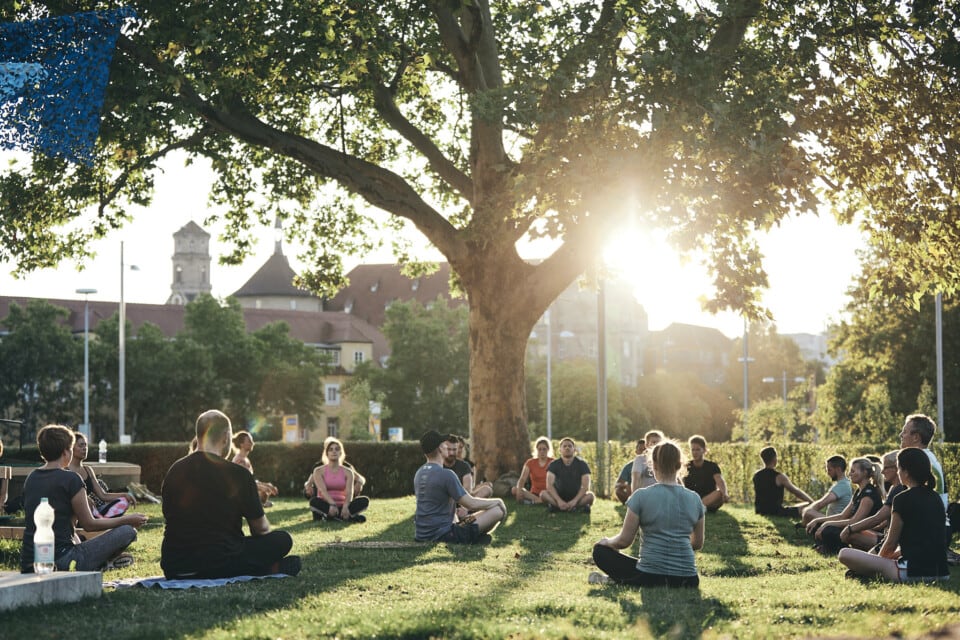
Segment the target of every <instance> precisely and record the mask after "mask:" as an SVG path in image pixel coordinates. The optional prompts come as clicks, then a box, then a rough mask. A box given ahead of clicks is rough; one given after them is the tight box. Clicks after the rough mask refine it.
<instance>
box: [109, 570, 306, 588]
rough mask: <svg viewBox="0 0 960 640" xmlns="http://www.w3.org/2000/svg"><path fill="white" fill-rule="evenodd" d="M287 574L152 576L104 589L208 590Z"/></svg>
mask: <svg viewBox="0 0 960 640" xmlns="http://www.w3.org/2000/svg"><path fill="white" fill-rule="evenodd" d="M289 577H290V576H288V575H287V574H285V573H272V574H270V575H268V576H233V577H231V578H195V579H192V580H167V579H166V578H164V577H163V576H152V577H150V578H124V579H123V580H104V582H103V586H104V587H113V588H114V589H126V588H129V587H146V588H150V587H159V588H161V589H208V588H210V587H222V586H223V585H225V584H232V583H234V582H250V581H251V580H263V579H265V578H289Z"/></svg>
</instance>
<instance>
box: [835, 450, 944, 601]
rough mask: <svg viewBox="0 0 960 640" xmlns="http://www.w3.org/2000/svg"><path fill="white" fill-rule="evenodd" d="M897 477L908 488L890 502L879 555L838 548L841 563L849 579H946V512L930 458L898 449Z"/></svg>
mask: <svg viewBox="0 0 960 640" xmlns="http://www.w3.org/2000/svg"><path fill="white" fill-rule="evenodd" d="M897 474H898V475H899V477H900V482H901V483H903V485H904V486H906V487H907V489H906V490H905V491H903V492H901V493H900V494H899V495H898V496H897V497H896V498H894V500H893V514H892V515H891V516H890V526H889V527H888V529H887V537H886V538H885V539H884V541H883V546H881V547H880V552H879V555H873V554H871V553H867V552H866V551H861V550H860V549H842V550H841V551H840V562H842V563H843V564H844V565H846V566H847V567H849V569H850V573H852V574H854V575H861V576H866V577H873V576H882V577H884V578H886V579H887V580H889V581H891V582H916V581H923V582H932V581H935V580H948V579H949V578H950V570H949V568H948V567H947V544H946V540H945V539H944V536H943V524H942V523H943V520H944V517H945V513H944V509H943V501H942V500H941V499H940V496H939V494H937V493H936V492H935V491H934V488H935V486H936V481H935V480H934V478H933V473H932V472H931V468H930V459H929V458H928V457H927V455H926V453H924V452H923V450H922V449H917V448H915V447H910V448H908V449H902V450H901V451H900V453H899V454H898V455H897Z"/></svg>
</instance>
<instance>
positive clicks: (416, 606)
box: [0, 497, 960, 640]
mask: <svg viewBox="0 0 960 640" xmlns="http://www.w3.org/2000/svg"><path fill="white" fill-rule="evenodd" d="M508 506H509V507H510V509H511V513H510V516H509V518H508V520H507V522H506V523H505V525H504V526H502V527H501V528H500V529H499V530H498V531H497V532H496V533H495V535H494V543H493V544H492V545H490V546H488V547H452V546H447V545H435V546H434V545H417V544H413V543H412V540H413V518H412V514H413V508H414V500H413V498H410V497H408V498H396V499H389V500H377V501H374V502H373V504H372V506H371V508H370V511H369V512H368V516H369V519H368V521H367V522H366V523H365V524H361V525H343V524H339V523H314V522H313V521H312V520H311V518H310V515H309V513H308V512H307V511H306V509H305V503H304V502H303V501H302V500H292V499H290V500H279V501H277V506H275V507H274V508H273V509H271V510H270V513H269V517H270V520H271V522H273V523H274V525H275V526H279V527H282V528H285V529H287V530H288V531H290V532H291V533H292V534H293V536H294V540H295V546H294V552H295V553H299V554H300V555H302V556H303V558H304V569H303V572H302V573H301V574H300V576H299V577H297V578H287V579H282V580H267V581H257V582H254V583H249V584H237V585H229V586H226V587H221V588H217V589H204V590H196V589H194V590H189V591H161V590H159V589H153V590H144V589H139V588H138V589H120V590H107V591H106V592H105V593H104V594H103V596H102V597H101V598H99V599H96V600H88V601H85V602H82V603H77V604H69V605H62V606H60V607H58V610H57V611H56V614H52V612H51V611H49V608H48V609H47V610H43V611H41V610H39V609H24V610H19V611H15V612H7V613H4V614H3V621H2V626H0V635H2V636H3V637H5V638H8V637H9V638H22V639H30V640H40V639H43V638H62V637H65V636H68V635H69V636H70V637H73V638H104V637H107V638H110V639H111V640H113V639H116V640H120V639H123V638H137V639H147V638H322V637H340V638H372V637H380V638H427V637H449V638H503V637H511V638H541V637H546V638H625V637H630V638H634V637H641V638H643V637H676V638H700V637H703V638H714V637H735V638H772V637H776V638H788V637H811V636H819V635H825V636H837V635H842V636H848V637H876V636H883V635H895V636H901V637H916V636H918V635H921V634H923V633H925V632H928V631H930V630H933V629H937V628H939V627H942V626H944V625H945V624H948V623H951V622H957V621H960V579H958V578H957V577H956V576H955V578H954V579H953V580H951V581H950V583H947V584H943V585H938V586H925V585H910V586H898V585H887V584H883V583H880V582H871V583H867V584H863V583H861V582H858V581H851V580H845V579H844V578H843V569H842V568H841V567H840V565H839V564H838V563H837V562H836V560H835V559H833V558H826V557H822V556H820V555H818V554H817V553H816V552H815V551H814V550H813V549H812V548H810V545H809V544H808V543H807V541H806V539H805V538H804V536H803V535H802V534H801V533H799V532H797V531H796V530H794V529H793V527H792V525H791V523H790V522H789V521H788V520H786V519H768V518H764V517H760V516H756V515H754V514H753V513H752V509H750V508H747V507H737V506H728V507H726V508H724V509H723V510H722V511H721V512H719V513H717V514H711V515H709V516H708V517H707V542H706V545H705V546H704V550H703V551H702V552H701V553H699V554H698V563H699V566H700V570H701V586H700V589H699V590H698V591H693V592H691V591H678V590H666V589H643V590H636V589H630V588H620V587H616V586H602V587H599V586H593V585H589V584H587V574H588V573H589V572H590V570H591V569H592V566H591V564H592V563H591V561H590V550H591V547H592V545H593V543H594V542H595V541H596V540H597V539H598V538H600V537H601V536H603V535H608V534H612V533H614V532H615V531H616V530H617V529H618V528H619V526H620V522H621V520H622V513H623V507H620V506H618V505H615V504H614V503H613V502H610V501H601V502H600V503H599V504H597V505H596V506H595V507H594V511H593V514H592V515H590V516H586V515H579V514H578V515H560V514H547V513H546V512H545V511H544V510H543V509H542V508H540V507H516V506H515V505H514V504H512V503H511V504H508ZM146 511H147V512H148V513H150V515H151V516H152V518H153V519H152V521H151V522H150V524H149V525H147V526H146V527H145V528H144V529H143V530H141V535H140V538H139V540H138V541H137V542H136V543H135V544H134V547H133V549H132V551H133V552H134V554H135V555H136V556H137V559H138V560H137V564H136V565H134V566H133V567H131V568H129V569H126V570H123V571H118V572H111V573H110V574H107V576H108V578H120V577H132V576H150V575H158V574H159V573H160V565H159V557H160V540H161V536H162V525H161V522H160V520H161V516H160V511H159V507H156V506H149V507H147V508H146ZM381 542H395V543H404V544H403V545H402V546H398V547H385V548H384V547H376V546H372V545H375V544H377V543H381ZM351 545H353V546H351ZM14 552H15V549H14V548H13V545H12V543H7V542H5V543H2V545H0V560H2V562H3V564H4V565H5V566H4V568H5V569H15V568H16V561H15V558H14Z"/></svg>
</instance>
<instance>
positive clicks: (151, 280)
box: [0, 164, 863, 337]
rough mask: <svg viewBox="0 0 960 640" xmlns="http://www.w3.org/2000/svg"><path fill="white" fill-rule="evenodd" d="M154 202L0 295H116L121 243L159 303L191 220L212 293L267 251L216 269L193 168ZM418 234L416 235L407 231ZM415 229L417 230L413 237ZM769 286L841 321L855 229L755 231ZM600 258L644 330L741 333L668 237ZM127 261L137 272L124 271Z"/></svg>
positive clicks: (820, 315) (790, 324)
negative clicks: (713, 304)
mask: <svg viewBox="0 0 960 640" xmlns="http://www.w3.org/2000/svg"><path fill="white" fill-rule="evenodd" d="M156 184H157V191H156V196H155V198H154V202H153V203H152V205H151V206H150V207H149V208H147V209H141V210H139V211H138V212H137V213H136V214H134V219H133V220H132V221H131V222H129V223H127V225H126V226H125V227H124V228H123V229H121V230H119V231H115V232H113V233H111V234H110V235H108V237H107V238H105V239H103V240H101V241H98V242H97V243H95V245H94V246H93V250H94V251H95V253H96V256H95V257H94V258H93V259H91V260H89V261H88V262H87V263H86V264H85V265H83V266H81V265H77V264H76V263H74V262H66V263H63V264H62V265H61V266H60V267H59V268H57V269H45V270H42V271H37V272H34V273H32V274H29V275H28V276H27V277H25V278H24V279H20V280H17V279H14V278H13V277H12V275H11V273H10V272H11V269H12V267H11V265H9V264H4V263H0V295H5V296H30V297H41V298H59V299H79V298H82V297H83V296H82V295H80V294H77V293H75V291H76V290H77V289H81V288H91V289H96V290H97V293H96V294H91V295H90V299H91V300H109V301H119V299H120V272H121V270H120V244H121V242H123V244H124V256H125V263H126V264H127V266H128V268H127V269H126V270H125V280H124V297H125V299H126V301H127V302H137V303H150V304H163V303H165V302H166V300H167V297H168V296H169V295H170V283H171V281H172V273H173V266H172V260H171V258H172V256H173V233H174V232H175V231H177V230H178V229H180V228H181V227H182V226H183V225H185V224H187V223H188V222H189V221H191V220H193V221H195V222H196V223H197V224H200V225H201V226H203V227H204V228H205V229H206V230H207V231H208V232H209V233H210V234H211V236H212V238H211V255H212V256H213V261H212V265H211V283H212V286H213V294H214V295H215V296H218V297H226V296H228V295H230V294H232V293H233V292H234V291H236V290H237V289H239V288H240V287H241V286H242V285H243V283H244V282H246V281H247V279H248V278H249V277H250V276H252V275H253V273H254V272H255V271H256V270H257V269H258V268H259V267H260V266H261V265H262V264H263V263H264V262H265V261H266V260H267V258H268V257H269V256H270V255H271V254H272V253H273V250H274V242H275V233H274V231H273V229H266V228H265V229H263V232H262V235H261V237H260V240H259V242H258V245H257V249H256V253H255V254H254V255H252V256H250V257H249V258H248V259H247V260H246V261H245V262H244V263H243V264H242V265H239V266H224V265H220V264H218V263H217V257H218V256H219V255H221V254H225V253H227V252H228V251H227V249H226V248H225V247H224V246H223V245H221V244H220V243H219V242H218V241H217V236H218V234H219V233H220V228H219V227H216V226H208V225H204V223H203V220H204V218H205V217H206V215H207V188H208V187H207V185H208V184H209V176H208V174H207V173H206V172H205V171H204V170H203V168H202V167H201V166H199V165H197V164H194V165H192V166H191V167H189V168H183V167H180V166H179V165H175V166H173V167H171V168H169V169H168V170H167V172H166V173H165V174H164V175H162V176H160V177H159V178H158V180H157V183H156ZM411 233H414V234H416V232H415V231H413V232H411ZM417 235H419V234H417ZM414 240H415V242H416V245H417V246H418V247H420V248H421V249H420V251H421V255H423V256H424V257H426V258H427V259H434V260H438V259H440V256H439V254H438V253H436V252H435V251H433V250H431V249H430V248H429V247H428V246H427V245H426V242H425V240H423V239H422V237H421V238H420V239H417V238H416V237H415V238H414ZM760 241H761V247H762V250H763V252H764V255H765V262H764V264H765V266H766V269H767V273H768V275H769V281H770V288H769V289H768V290H767V291H766V292H765V294H764V298H763V300H764V304H766V305H767V307H768V308H769V309H770V310H771V311H772V312H773V314H774V320H775V322H776V324H777V329H778V332H779V333H781V334H785V333H814V334H816V333H821V332H823V331H824V330H825V329H826V328H827V327H828V326H829V324H830V323H831V322H835V321H837V320H839V319H840V318H841V317H842V310H843V307H844V304H845V301H846V291H847V289H848V288H849V287H850V286H851V283H852V279H853V277H854V275H855V274H856V273H857V272H858V271H859V261H858V259H857V256H856V251H857V249H858V248H860V247H861V246H863V239H862V237H861V234H860V232H859V231H858V230H857V229H856V228H855V227H841V226H838V225H837V224H836V222H835V221H834V220H833V217H832V216H831V215H829V214H826V215H820V216H813V215H806V216H799V217H793V218H789V219H787V220H785V221H784V222H783V223H782V225H781V226H780V227H779V228H776V229H774V230H773V231H771V232H770V233H768V234H765V235H764V236H761V239H760ZM520 252H521V255H523V257H525V258H530V259H534V258H542V257H545V256H544V249H541V248H540V247H538V246H536V245H528V246H522V247H521V248H520ZM284 253H285V254H286V255H287V256H288V257H289V258H290V261H291V265H292V266H293V268H294V269H295V270H296V269H297V268H298V266H299V265H300V262H299V261H298V260H297V258H296V254H297V247H296V246H290V245H287V244H286V243H285V244H284ZM605 258H606V259H607V261H608V263H610V264H612V265H614V266H615V267H617V268H618V269H619V271H620V272H621V273H623V274H624V277H628V278H633V279H634V280H633V284H634V287H635V292H636V296H637V299H638V301H639V302H640V303H641V304H642V305H644V308H645V310H646V311H647V314H648V318H649V329H650V330H651V331H658V330H661V329H663V328H665V327H667V326H668V325H669V324H671V323H673V322H682V323H688V324H696V325H701V326H708V327H715V328H717V329H719V330H720V331H722V332H723V333H724V334H725V335H727V336H729V337H735V336H737V335H740V334H741V333H742V331H743V320H742V319H741V318H740V317H739V316H738V315H736V314H733V313H729V312H727V313H723V314H719V315H712V314H709V313H706V312H704V311H702V309H701V307H700V302H699V300H700V299H701V298H702V297H703V296H704V295H706V294H707V293H708V291H709V279H708V278H707V277H706V275H705V272H704V270H703V269H702V268H700V267H699V266H698V265H697V264H696V263H690V262H687V263H682V262H681V260H680V259H679V258H678V257H677V256H676V254H674V253H673V251H672V250H670V249H669V247H668V246H667V245H666V243H664V242H662V241H659V240H658V239H657V238H652V237H649V236H634V237H630V236H621V237H620V238H619V241H618V242H617V244H615V245H613V246H611V247H610V248H609V249H608V251H607V252H606V253H605ZM392 261H393V258H392V256H391V254H390V253H389V250H383V251H381V252H379V253H376V254H372V255H369V256H367V257H365V258H362V259H361V258H357V257H348V258H345V260H344V262H345V265H346V268H347V270H349V269H350V268H352V267H354V266H356V265H357V264H360V263H361V262H365V263H384V262H392ZM130 265H135V266H136V270H132V269H130Z"/></svg>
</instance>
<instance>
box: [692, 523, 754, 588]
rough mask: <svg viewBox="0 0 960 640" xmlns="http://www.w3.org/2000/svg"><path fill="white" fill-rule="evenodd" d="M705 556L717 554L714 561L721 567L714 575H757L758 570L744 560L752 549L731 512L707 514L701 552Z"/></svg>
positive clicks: (713, 572)
mask: <svg viewBox="0 0 960 640" xmlns="http://www.w3.org/2000/svg"><path fill="white" fill-rule="evenodd" d="M701 553H702V554H703V555H704V556H715V558H713V561H714V562H719V563H720V565H721V566H720V568H719V569H717V570H715V571H712V572H711V573H710V575H712V576H744V575H756V574H757V573H759V572H758V570H757V569H756V567H753V566H751V565H750V564H748V563H745V562H744V561H743V558H746V557H747V556H749V554H750V551H749V548H748V546H747V541H746V538H744V536H743V532H742V531H741V529H740V523H739V522H738V521H737V519H736V518H734V517H733V516H732V515H730V514H729V513H725V512H723V511H717V512H715V513H710V514H707V521H706V535H705V542H704V546H703V551H702V552H701Z"/></svg>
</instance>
